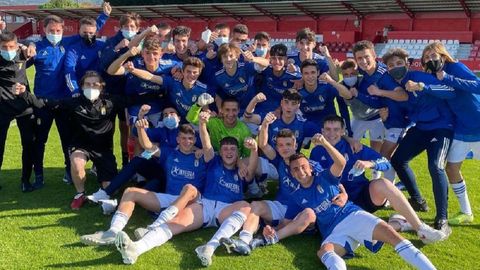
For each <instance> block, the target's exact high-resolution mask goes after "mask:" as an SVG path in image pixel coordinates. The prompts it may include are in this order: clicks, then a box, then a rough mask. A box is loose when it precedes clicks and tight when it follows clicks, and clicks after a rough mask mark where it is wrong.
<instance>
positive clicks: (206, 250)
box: [195, 245, 214, 267]
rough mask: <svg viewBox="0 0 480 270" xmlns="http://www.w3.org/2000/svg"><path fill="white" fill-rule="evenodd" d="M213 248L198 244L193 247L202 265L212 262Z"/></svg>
mask: <svg viewBox="0 0 480 270" xmlns="http://www.w3.org/2000/svg"><path fill="white" fill-rule="evenodd" d="M213 251H214V250H213V248H212V247H210V246H207V245H203V246H199V247H197V248H196V249H195V253H197V257H198V258H199V259H200V261H201V262H202V265H203V266H205V267H207V266H210V265H211V264H212V256H213Z"/></svg>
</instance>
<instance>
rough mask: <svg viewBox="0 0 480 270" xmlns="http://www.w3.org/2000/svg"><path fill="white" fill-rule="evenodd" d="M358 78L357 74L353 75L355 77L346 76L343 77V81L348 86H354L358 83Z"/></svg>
mask: <svg viewBox="0 0 480 270" xmlns="http://www.w3.org/2000/svg"><path fill="white" fill-rule="evenodd" d="M357 79H358V77H357V76H353V77H344V78H343V82H344V83H345V84H346V85H347V86H350V87H352V86H354V85H355V84H356V83H357Z"/></svg>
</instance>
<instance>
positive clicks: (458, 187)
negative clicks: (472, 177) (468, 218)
mask: <svg viewBox="0 0 480 270" xmlns="http://www.w3.org/2000/svg"><path fill="white" fill-rule="evenodd" d="M451 185H452V189H453V192H454V193H455V196H457V198H458V202H459V203H460V211H462V213H464V214H467V215H472V214H473V213H472V207H471V206H470V201H469V200H468V194H467V185H466V184H465V181H463V180H462V182H460V183H456V184H451Z"/></svg>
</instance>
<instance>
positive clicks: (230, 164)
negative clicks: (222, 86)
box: [115, 112, 258, 266]
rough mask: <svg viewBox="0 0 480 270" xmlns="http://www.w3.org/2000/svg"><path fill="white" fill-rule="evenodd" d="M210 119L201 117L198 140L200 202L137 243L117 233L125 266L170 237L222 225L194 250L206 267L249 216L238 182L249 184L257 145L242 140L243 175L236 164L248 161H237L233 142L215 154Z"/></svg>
mask: <svg viewBox="0 0 480 270" xmlns="http://www.w3.org/2000/svg"><path fill="white" fill-rule="evenodd" d="M209 117H210V114H209V113H208V112H202V113H201V114H200V138H201V141H202V145H203V150H204V159H205V162H207V166H208V167H207V170H206V171H207V176H206V184H205V189H204V190H205V191H204V193H203V194H202V199H201V200H200V201H197V202H194V203H192V204H190V205H188V206H187V207H186V208H185V209H181V210H180V211H179V212H178V214H177V216H176V217H175V218H173V219H172V220H170V221H167V222H165V223H162V222H156V223H157V224H156V225H154V226H150V230H149V231H148V232H147V233H146V234H145V235H144V236H143V237H142V238H141V239H140V240H138V241H136V242H133V241H132V240H130V238H129V237H128V235H127V234H126V233H125V232H119V233H118V235H117V238H116V240H115V242H116V243H115V244H116V246H117V249H118V250H119V251H120V253H121V254H122V258H123V262H124V263H125V264H133V263H135V262H136V260H137V258H138V256H140V255H141V254H143V253H145V252H147V251H148V250H150V249H152V248H154V247H157V246H161V245H163V244H164V243H165V242H167V241H168V240H169V239H170V238H172V236H173V235H177V234H180V233H183V232H188V231H193V230H197V229H200V228H202V227H209V226H218V225H219V224H221V225H220V228H219V229H218V231H217V232H216V233H215V235H214V236H213V237H212V238H211V239H210V241H209V242H208V243H207V244H206V245H203V246H200V247H197V248H196V249H195V252H196V253H197V256H198V258H199V259H200V260H201V263H202V265H204V266H208V265H210V264H211V263H212V256H213V253H214V251H215V249H216V248H217V247H218V246H219V245H220V242H219V241H220V239H221V238H222V237H230V236H232V235H233V234H234V233H235V232H237V231H238V230H239V229H240V228H241V227H242V225H243V223H244V222H245V220H246V217H247V215H248V214H249V213H250V205H249V204H248V203H247V202H245V201H242V198H243V181H242V180H241V179H244V180H245V181H251V180H252V178H253V176H254V174H255V169H256V167H257V159H258V152H257V144H256V142H255V140H254V139H252V138H247V139H245V141H244V146H245V147H246V148H247V149H249V150H250V157H249V158H248V165H246V168H247V169H246V171H243V170H239V167H238V164H239V163H244V162H245V163H246V162H247V160H246V159H244V160H238V158H239V147H238V141H237V140H236V139H235V138H233V137H225V138H223V139H222V140H221V141H220V151H219V156H216V155H215V154H214V151H213V147H212V144H211V142H210V136H209V135H208V132H207V126H206V123H207V121H208V119H209ZM217 222H218V224H217Z"/></svg>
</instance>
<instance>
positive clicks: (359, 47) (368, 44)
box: [352, 40, 375, 55]
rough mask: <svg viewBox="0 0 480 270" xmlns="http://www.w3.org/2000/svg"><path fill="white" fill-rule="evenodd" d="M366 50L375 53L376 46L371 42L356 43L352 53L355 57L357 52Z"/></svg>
mask: <svg viewBox="0 0 480 270" xmlns="http://www.w3.org/2000/svg"><path fill="white" fill-rule="evenodd" d="M366 49H370V50H373V51H375V46H374V45H373V43H372V42H371V41H370V40H361V41H359V42H357V43H355V45H353V48H352V52H353V55H355V54H356V53H357V52H359V51H363V50H366Z"/></svg>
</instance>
